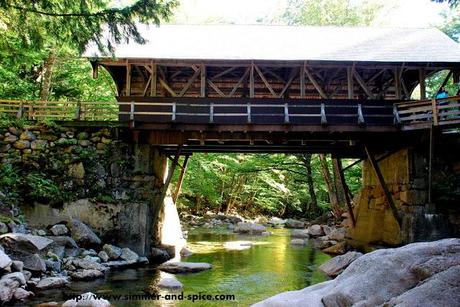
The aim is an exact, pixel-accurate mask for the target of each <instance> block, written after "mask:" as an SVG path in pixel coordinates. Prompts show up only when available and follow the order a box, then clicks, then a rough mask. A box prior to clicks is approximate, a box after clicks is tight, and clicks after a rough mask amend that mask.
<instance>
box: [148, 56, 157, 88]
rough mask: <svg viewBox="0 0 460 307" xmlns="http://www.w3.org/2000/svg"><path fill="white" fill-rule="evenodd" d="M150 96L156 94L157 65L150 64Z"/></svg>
mask: <svg viewBox="0 0 460 307" xmlns="http://www.w3.org/2000/svg"><path fill="white" fill-rule="evenodd" d="M150 96H151V97H156V96H157V65H156V64H154V63H153V61H152V64H151V73H150Z"/></svg>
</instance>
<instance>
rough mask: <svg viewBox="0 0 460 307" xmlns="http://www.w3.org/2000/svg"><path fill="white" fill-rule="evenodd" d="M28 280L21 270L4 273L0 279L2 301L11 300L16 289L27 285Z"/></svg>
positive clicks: (0, 301) (0, 298) (0, 299)
mask: <svg viewBox="0 0 460 307" xmlns="http://www.w3.org/2000/svg"><path fill="white" fill-rule="evenodd" d="M25 284H26V280H25V278H24V275H23V274H22V273H20V272H16V273H10V274H6V275H3V276H2V278H1V279H0V303H2V305H3V304H4V303H6V302H9V301H11V299H12V298H13V295H14V293H15V292H16V290H17V289H18V288H19V287H21V286H23V285H25Z"/></svg>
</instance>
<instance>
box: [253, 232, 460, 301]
mask: <svg viewBox="0 0 460 307" xmlns="http://www.w3.org/2000/svg"><path fill="white" fill-rule="evenodd" d="M459 266H460V239H458V238H456V239H444V240H439V241H434V242H421V243H412V244H408V245H406V246H403V247H400V248H392V249H380V250H377V251H374V252H371V253H368V254H365V255H363V256H361V257H359V258H358V259H356V260H355V261H353V262H352V263H351V264H350V265H349V266H348V267H347V268H346V269H345V270H344V271H343V273H342V274H340V275H339V276H337V277H336V278H335V279H334V280H330V281H326V282H323V283H319V284H316V285H313V286H310V287H307V288H305V289H302V290H299V291H290V292H284V293H281V294H278V295H276V296H273V297H271V298H269V299H266V300H264V301H262V302H259V303H257V304H255V305H254V306H289V307H292V306H312V307H316V306H318V307H319V306H321V307H323V306H380V305H385V306H396V305H398V306H458V302H459V300H460V297H459V295H460V294H459V293H460V291H459V290H460V289H459V284H460V282H459V278H458V276H460V275H459V274H460V271H459V269H460V268H459ZM425 299H426V300H425Z"/></svg>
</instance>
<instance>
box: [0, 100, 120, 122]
mask: <svg viewBox="0 0 460 307" xmlns="http://www.w3.org/2000/svg"><path fill="white" fill-rule="evenodd" d="M118 108H119V107H118V105H117V103H116V102H99V101H93V102H89V101H84V102H81V101H38V100H34V101H30V100H27V101H25V100H5V99H3V100H0V113H6V114H11V115H13V116H16V117H18V118H24V119H29V120H43V119H52V120H62V121H72V120H83V121H118Z"/></svg>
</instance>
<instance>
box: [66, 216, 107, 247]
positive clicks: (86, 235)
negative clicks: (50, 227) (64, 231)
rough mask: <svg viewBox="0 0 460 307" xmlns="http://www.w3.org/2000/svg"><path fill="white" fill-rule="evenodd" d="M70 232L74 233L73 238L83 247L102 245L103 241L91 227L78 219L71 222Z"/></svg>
mask: <svg viewBox="0 0 460 307" xmlns="http://www.w3.org/2000/svg"><path fill="white" fill-rule="evenodd" d="M70 232H71V233H72V238H73V239H74V240H75V241H76V242H77V243H78V244H80V245H81V246H83V247H91V246H94V245H100V244H101V242H102V241H101V239H100V238H99V237H98V236H97V235H96V234H95V233H94V231H92V230H91V228H89V227H88V226H86V225H85V224H83V223H82V222H80V221H79V220H76V219H73V220H72V221H71V222H70Z"/></svg>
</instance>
